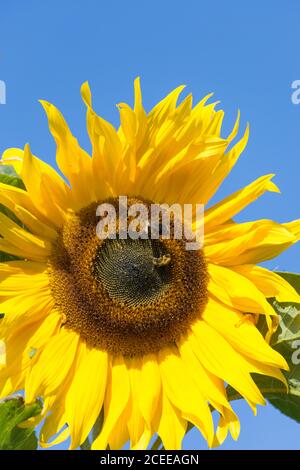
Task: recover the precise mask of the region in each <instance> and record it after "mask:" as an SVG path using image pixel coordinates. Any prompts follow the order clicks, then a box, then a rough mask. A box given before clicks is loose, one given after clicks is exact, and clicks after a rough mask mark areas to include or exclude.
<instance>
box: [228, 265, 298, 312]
mask: <svg viewBox="0 0 300 470" xmlns="http://www.w3.org/2000/svg"><path fill="white" fill-rule="evenodd" d="M232 269H233V270H234V271H236V272H238V273H239V274H242V275H243V276H245V277H247V279H249V280H250V281H251V282H253V284H255V285H256V286H257V288H258V289H259V290H260V291H261V292H262V293H263V294H264V295H265V296H266V297H276V299H277V300H278V302H297V303H300V295H299V294H298V293H297V292H296V291H295V289H294V288H293V287H292V286H291V284H289V283H288V282H287V281H286V280H285V279H284V278H283V277H281V276H280V275H278V274H276V273H274V272H273V271H269V269H266V268H262V267H261V266H255V265H251V264H247V265H243V266H234V268H232Z"/></svg>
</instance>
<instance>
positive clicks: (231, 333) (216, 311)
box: [202, 299, 288, 369]
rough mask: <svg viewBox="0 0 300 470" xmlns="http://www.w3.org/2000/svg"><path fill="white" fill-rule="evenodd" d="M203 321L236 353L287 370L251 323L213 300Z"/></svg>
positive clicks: (240, 314)
mask: <svg viewBox="0 0 300 470" xmlns="http://www.w3.org/2000/svg"><path fill="white" fill-rule="evenodd" d="M202 318H203V320H205V322H206V323H208V324H209V325H210V326H211V327H212V328H214V329H215V330H216V331H218V332H219V333H220V335H222V336H223V337H224V338H225V339H226V340H227V341H228V342H229V343H230V344H231V345H232V346H233V347H234V348H235V349H236V350H237V351H239V352H241V353H243V354H245V355H246V356H248V357H249V358H252V359H255V360H257V361H260V362H262V363H264V364H268V365H270V366H273V367H281V368H283V369H287V367H288V366H287V363H286V361H285V360H284V358H283V357H282V356H281V355H280V354H279V353H278V352H277V351H275V350H274V349H272V348H271V347H270V346H269V345H268V344H267V342H266V341H265V340H264V338H263V336H262V335H261V333H260V332H259V331H258V329H257V328H256V326H255V325H254V324H253V323H252V321H250V320H247V319H245V316H244V315H243V314H242V313H240V312H237V311H234V310H233V309H230V308H228V307H226V306H225V305H223V304H221V303H220V302H216V301H215V300H214V299H210V300H209V302H208V305H207V306H206V308H205V311H204V313H203V315H202Z"/></svg>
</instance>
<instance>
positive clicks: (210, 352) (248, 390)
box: [189, 320, 265, 405]
mask: <svg viewBox="0 0 300 470" xmlns="http://www.w3.org/2000/svg"><path fill="white" fill-rule="evenodd" d="M192 330H193V333H194V335H195V336H192V337H190V340H189V341H190V344H191V346H192V348H193V350H194V352H195V354H196V355H197V357H198V359H199V361H201V362H202V364H203V365H204V367H205V368H206V369H208V370H209V371H210V372H212V373H213V374H215V375H217V376H218V377H220V378H222V379H223V380H224V381H225V382H227V383H228V384H230V385H231V386H232V387H233V388H235V389H236V390H237V391H238V392H239V393H240V394H241V395H242V396H243V397H244V398H245V399H246V400H247V401H248V403H249V404H252V403H257V404H261V405H264V404H265V400H264V398H263V396H262V394H261V393H260V391H259V389H258V388H257V386H256V385H255V383H254V382H253V380H252V378H251V377H250V374H249V372H248V371H247V370H246V368H245V366H244V365H243V363H242V361H241V360H240V355H239V353H238V352H236V351H235V350H234V349H233V348H232V347H231V346H230V344H229V343H228V342H227V341H226V340H225V339H224V338H223V336H221V335H220V334H219V333H218V332H216V331H215V330H214V329H213V328H211V327H210V326H209V325H208V324H207V323H206V322H204V321H203V320H200V321H198V322H196V323H195V324H194V325H193V326H192Z"/></svg>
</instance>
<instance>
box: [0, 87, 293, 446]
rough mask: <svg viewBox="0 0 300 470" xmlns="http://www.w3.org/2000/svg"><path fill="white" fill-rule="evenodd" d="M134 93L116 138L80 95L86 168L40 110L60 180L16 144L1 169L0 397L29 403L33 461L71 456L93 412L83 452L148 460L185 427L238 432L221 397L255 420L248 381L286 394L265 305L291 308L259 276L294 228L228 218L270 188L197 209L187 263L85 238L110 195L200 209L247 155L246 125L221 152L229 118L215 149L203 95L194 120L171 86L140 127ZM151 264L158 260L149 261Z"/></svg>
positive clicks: (58, 124) (214, 440)
mask: <svg viewBox="0 0 300 470" xmlns="http://www.w3.org/2000/svg"><path fill="white" fill-rule="evenodd" d="M134 89H135V100H134V107H133V108H131V107H129V106H128V105H127V104H124V103H121V104H119V105H118V108H119V112H120V127H119V129H118V130H116V129H115V128H114V127H113V126H112V125H111V124H110V123H108V122H107V121H105V120H104V119H102V118H101V117H100V116H98V115H97V114H96V112H95V111H94V110H93V107H92V99H91V93H90V89H89V86H88V84H87V83H85V84H83V86H82V90H81V92H82V97H83V100H84V102H85V105H86V107H87V129H88V134H89V137H90V140H91V144H92V157H90V156H89V154H88V153H86V152H85V151H84V150H83V149H82V148H81V147H80V146H79V144H78V142H77V140H76V139H75V137H74V136H73V135H72V133H71V131H70V129H69V127H68V125H67V123H66V121H65V120H64V118H63V116H62V114H61V113H60V112H59V111H58V110H57V109H56V108H55V107H54V106H53V105H52V104H50V103H48V102H45V101H41V104H42V106H43V108H44V110H45V112H46V115H47V117H48V122H49V128H50V132H51V134H52V135H53V137H54V139H55V142H56V145H57V154H56V159H57V165H58V167H59V169H60V170H61V172H62V173H63V174H64V176H65V178H62V177H61V176H60V175H59V174H58V173H57V172H56V171H55V170H54V169H53V168H52V167H50V166H49V165H48V164H46V163H44V162H43V161H42V160H40V159H38V158H37V157H35V156H34V155H32V153H31V151H30V148H29V146H28V145H26V146H25V149H24V150H20V149H16V148H11V149H8V150H6V151H5V152H4V154H3V158H2V163H3V164H6V165H13V166H14V168H15V171H16V172H17V173H18V174H19V175H20V177H21V178H22V180H23V182H24V185H25V188H26V190H25V189H24V190H23V189H20V188H16V187H13V186H9V185H6V184H1V194H0V203H1V204H3V205H4V206H6V207H7V208H8V209H9V210H10V211H12V212H13V213H14V215H15V218H14V219H13V218H9V217H7V216H6V215H5V214H0V220H1V231H0V232H1V238H0V250H1V251H2V252H4V253H7V254H10V255H14V256H15V257H16V258H15V259H14V260H13V261H8V262H3V263H1V265H0V277H1V287H0V296H1V312H4V317H3V318H2V319H1V323H0V333H1V334H0V340H1V341H2V344H4V345H5V354H4V353H3V352H2V360H1V363H3V362H5V364H2V365H0V385H1V388H0V390H1V395H0V396H1V397H5V396H7V395H9V394H12V393H14V392H16V391H18V390H25V399H26V402H28V403H31V402H33V401H34V400H35V399H36V398H38V397H41V398H42V400H43V410H42V414H41V416H40V417H39V419H40V420H43V424H42V427H41V431H40V443H41V445H42V446H45V447H47V446H50V445H55V444H57V443H59V442H62V441H64V440H66V439H67V438H70V442H71V444H70V448H71V449H76V448H77V447H78V446H79V445H81V444H82V443H83V442H84V441H85V439H86V438H87V436H88V435H89V433H90V432H91V429H92V428H93V426H94V425H95V423H96V421H97V418H98V417H99V416H100V414H101V416H102V420H103V424H102V427H101V431H100V433H99V434H98V435H97V436H96V438H95V440H94V442H93V445H92V448H93V449H106V448H107V446H109V448H110V449H119V448H122V446H124V445H125V443H126V442H127V441H128V440H130V446H131V448H132V449H145V448H147V446H148V445H149V443H150V441H151V439H152V438H153V436H154V435H155V434H157V435H158V436H159V437H160V438H161V440H162V442H163V445H164V447H165V448H166V449H178V448H180V447H181V443H182V439H183V437H184V435H185V433H186V430H187V426H188V425H189V424H191V425H194V426H196V427H197V428H198V429H199V430H200V432H201V433H202V435H203V436H204V438H205V439H206V441H207V443H208V445H209V446H210V447H211V446H216V445H219V444H221V443H222V442H223V441H224V439H225V438H226V436H227V434H228V431H229V432H230V433H231V435H232V437H233V438H234V439H237V438H238V435H239V429H240V425H239V420H238V417H237V416H236V414H235V413H234V411H233V410H232V407H231V405H230V403H229V401H228V397H227V394H226V387H225V385H226V384H230V385H231V386H232V387H233V388H234V389H235V390H236V391H237V392H238V393H239V394H240V395H241V396H242V397H243V398H244V399H245V400H246V401H247V402H248V404H249V405H250V407H251V408H252V409H253V411H254V412H256V406H257V405H258V404H259V405H263V404H264V403H265V400H264V398H263V396H262V394H261V392H260V390H259V389H258V387H257V386H256V384H255V382H254V381H253V379H252V376H251V374H252V373H258V374H264V375H268V376H271V377H275V378H276V379H279V380H281V381H284V376H283V374H282V372H281V369H287V367H288V366H287V364H286V361H285V360H284V359H283V357H282V356H281V355H280V354H279V353H278V352H276V351H275V350H273V349H272V348H271V347H270V346H269V344H268V337H269V336H270V334H271V333H272V331H273V329H274V328H275V327H276V313H275V311H274V310H273V308H272V307H271V305H270V303H269V302H268V301H267V299H268V298H270V297H276V298H277V300H278V301H299V297H298V295H297V293H296V292H295V291H294V289H293V288H292V287H291V286H290V285H289V284H288V283H287V282H286V281H284V280H283V279H282V278H281V277H279V276H278V275H276V274H275V273H273V272H270V271H269V270H267V269H265V268H263V267H259V266H257V263H260V262H263V261H265V260H269V259H271V258H273V257H275V256H276V255H278V254H279V253H281V252H282V251H283V250H285V249H286V248H288V247H289V246H290V245H292V244H293V243H295V242H296V241H297V240H298V239H299V238H300V221H299V220H298V221H293V222H290V223H285V224H279V223H276V222H274V221H272V220H267V219H263V220H258V221H254V222H245V223H236V222H234V220H233V218H234V217H235V216H236V214H237V213H239V212H240V211H241V210H242V209H244V208H245V207H246V206H247V205H248V204H250V203H251V202H253V201H255V200H256V199H257V198H259V197H260V196H261V195H262V194H263V193H265V192H266V191H272V192H278V189H277V187H276V185H275V184H274V183H273V182H272V177H273V175H266V176H263V177H261V178H258V179H257V180H256V181H254V182H252V183H251V184H249V185H248V186H246V187H245V188H243V189H240V190H238V191H237V192H236V193H234V194H233V195H231V196H229V197H227V198H225V199H224V200H222V201H221V202H219V203H218V204H216V205H213V206H211V207H210V208H208V209H205V236H204V246H203V248H202V249H199V250H194V251H188V250H186V249H185V245H184V242H183V240H177V239H175V238H171V239H169V240H165V239H163V238H162V237H160V238H159V239H158V240H156V241H155V243H154V242H153V241H151V240H148V241H144V240H140V239H137V240H129V239H128V240H122V242H121V241H120V240H119V239H116V240H111V239H107V240H100V239H99V238H98V237H97V236H96V224H97V217H96V208H97V206H98V204H99V203H100V202H105V201H110V203H111V204H113V205H115V206H117V200H118V196H120V195H126V196H127V197H128V200H129V202H142V203H145V204H149V203H153V202H155V203H166V204H170V205H171V204H173V203H179V204H185V203H189V204H195V203H201V204H204V205H205V208H206V207H207V204H208V202H209V200H210V198H211V197H212V196H213V195H214V194H215V192H216V191H217V189H218V188H219V186H220V185H221V183H222V181H223V180H224V179H225V178H226V177H227V175H228V174H229V172H230V170H231V169H232V167H233V166H234V165H235V163H236V162H237V160H238V158H239V156H240V154H241V153H242V151H243V150H244V148H245V146H246V143H247V139H248V127H247V129H246V131H245V133H244V136H243V137H242V138H241V139H240V140H239V141H238V142H237V143H236V144H235V145H234V144H233V140H234V139H235V137H236V135H237V133H238V128H239V115H238V117H237V120H236V123H235V125H234V128H233V130H232V132H231V133H230V135H229V136H228V137H227V138H223V137H221V126H222V120H223V116H224V113H223V111H221V110H216V109H215V106H216V103H210V104H208V100H209V98H210V97H211V95H208V96H206V97H205V98H204V99H203V100H202V101H200V102H199V103H198V104H196V105H195V106H194V107H193V106H192V96H191V95H189V96H187V97H186V98H185V99H183V100H181V102H180V103H178V99H179V95H180V93H181V92H182V90H183V87H179V88H177V89H175V90H174V91H172V92H171V93H170V94H169V95H168V96H167V97H165V98H164V99H163V100H162V101H161V102H159V103H158V104H157V105H156V106H155V107H154V108H153V109H152V110H151V111H150V112H149V113H148V114H146V112H145V110H144V108H143V105H142V97H141V90H140V83H139V79H137V80H136V81H135V84H134ZM66 181H67V182H66ZM154 245H155V246H154ZM162 256H167V258H168V261H169V262H168V263H163V265H160V264H159V263H154V260H156V259H159V258H161V257H162ZM260 316H262V318H264V319H265V322H266V324H267V325H268V330H269V334H268V337H266V338H264V337H263V336H262V334H261V333H260V332H259V330H258V328H257V326H256V325H257V320H258V318H259V317H260ZM3 356H5V358H4V359H5V360H3ZM212 409H214V410H216V412H217V413H218V414H219V422H218V424H217V425H216V427H215V426H214V423H213V419H212V413H211V410H212Z"/></svg>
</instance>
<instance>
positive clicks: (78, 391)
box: [66, 349, 107, 449]
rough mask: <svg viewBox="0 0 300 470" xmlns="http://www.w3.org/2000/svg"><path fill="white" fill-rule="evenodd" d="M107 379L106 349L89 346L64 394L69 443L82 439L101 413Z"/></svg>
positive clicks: (77, 443)
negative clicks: (69, 436)
mask: <svg viewBox="0 0 300 470" xmlns="http://www.w3.org/2000/svg"><path fill="white" fill-rule="evenodd" d="M106 379H107V353H106V352H104V351H99V350H96V349H92V350H89V351H88V352H87V354H86V356H85V357H84V358H83V360H82V361H81V363H80V364H79V367H78V368H77V370H76V372H75V376H74V379H73V381H72V383H71V386H70V389H69V391H68V394H67V398H66V420H67V423H68V425H69V428H70V435H71V447H70V449H76V448H77V447H78V446H79V445H80V444H82V442H84V441H85V439H86V438H87V436H88V434H89V432H90V431H91V429H92V427H93V425H94V423H95V421H96V419H97V417H98V416H99V414H100V411H101V408H102V404H103V398H104V393H105V387H106Z"/></svg>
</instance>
